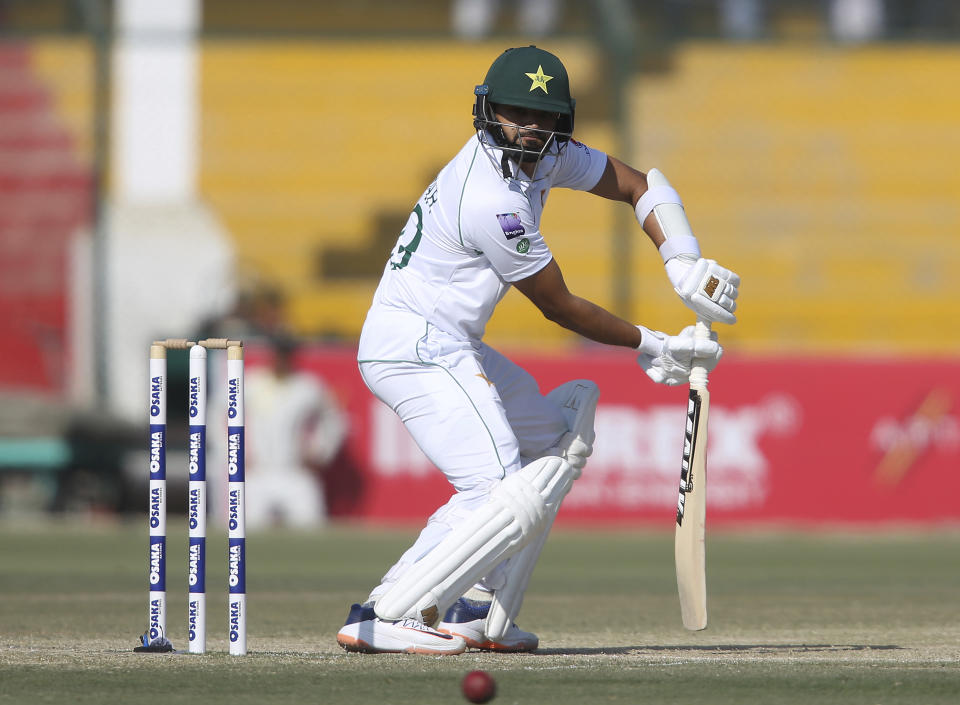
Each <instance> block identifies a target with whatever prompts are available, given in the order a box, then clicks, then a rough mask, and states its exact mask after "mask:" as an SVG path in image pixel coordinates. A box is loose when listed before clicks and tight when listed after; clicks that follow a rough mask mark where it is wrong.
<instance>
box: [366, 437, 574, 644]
mask: <svg viewBox="0 0 960 705" xmlns="http://www.w3.org/2000/svg"><path fill="white" fill-rule="evenodd" d="M579 474H580V471H579V470H576V469H574V468H573V467H571V466H570V465H569V464H568V463H567V462H566V461H565V460H563V459H562V458H558V457H553V456H547V457H545V458H541V459H539V460H535V461H533V462H532V463H530V464H529V465H527V466H526V467H525V468H523V469H521V470H520V471H519V472H516V473H514V474H513V475H510V476H509V477H507V478H506V479H504V480H503V481H502V482H501V483H500V484H499V485H497V487H496V488H495V489H494V490H493V491H492V492H491V493H490V501H489V502H488V503H487V504H485V505H484V506H482V507H480V508H479V509H477V510H476V511H475V512H473V513H472V514H471V515H470V516H469V517H468V518H467V519H466V521H464V522H463V523H462V524H460V525H459V526H458V527H456V528H455V529H454V530H453V531H451V532H450V533H449V534H448V535H447V536H446V537H445V538H444V539H443V541H441V542H440V543H439V544H438V545H437V546H436V547H435V548H434V549H433V550H431V551H430V552H429V553H428V554H427V555H426V556H424V557H423V558H421V559H420V560H419V561H417V562H416V563H414V564H413V565H412V566H411V567H410V568H409V569H408V570H407V571H406V572H405V573H404V574H403V575H402V576H400V579H399V580H397V582H396V583H394V584H393V585H391V586H390V588H389V589H388V590H387V591H386V592H385V593H384V594H383V595H382V596H381V597H380V598H379V599H378V600H377V602H376V604H375V605H374V610H375V611H376V613H377V616H378V617H380V619H384V620H398V619H403V618H405V617H410V618H413V619H416V620H417V621H420V622H423V623H424V624H428V625H431V626H434V625H436V624H438V623H439V622H440V619H441V617H442V616H443V615H444V613H445V612H446V610H447V608H449V607H450V606H451V605H452V604H453V603H454V602H455V601H456V600H457V599H458V598H459V597H460V596H461V595H462V594H463V593H464V592H466V591H467V590H468V589H469V588H470V587H471V586H472V585H473V584H474V583H476V582H477V581H478V580H479V579H480V578H481V577H483V576H484V575H486V574H487V573H488V572H489V571H490V570H491V569H492V568H493V567H494V566H495V565H497V564H498V563H500V562H501V561H503V560H505V559H506V558H508V557H510V556H512V555H513V554H515V553H516V552H517V551H519V550H521V549H522V548H523V547H524V546H526V545H527V543H529V542H530V540H532V539H533V538H534V537H536V536H538V535H539V534H540V533H541V532H542V530H543V528H544V526H545V524H546V522H547V519H548V517H551V516H553V515H554V514H555V513H556V508H557V507H559V506H560V502H562V501H563V498H564V497H565V496H566V494H567V492H568V491H569V490H570V486H571V485H572V484H573V481H574V479H576V476H578V475H579Z"/></svg>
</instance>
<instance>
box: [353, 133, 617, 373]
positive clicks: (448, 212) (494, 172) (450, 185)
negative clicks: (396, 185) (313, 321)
mask: <svg viewBox="0 0 960 705" xmlns="http://www.w3.org/2000/svg"><path fill="white" fill-rule="evenodd" d="M501 157H502V151H501V150H500V149H496V148H493V147H490V146H489V145H485V144H482V143H481V142H480V141H479V140H478V139H477V138H476V137H472V138H471V139H469V140H468V141H467V143H466V144H465V145H464V146H463V149H461V150H460V152H459V153H458V154H457V155H456V156H455V157H454V158H453V159H452V160H451V161H450V162H449V163H448V164H447V165H446V166H445V167H444V168H443V169H442V170H441V171H440V174H439V175H438V176H437V179H436V180H435V181H434V182H433V183H432V184H430V185H429V186H428V187H427V190H426V191H424V193H423V195H422V196H421V197H420V199H419V200H418V201H417V204H416V206H415V207H414V209H413V212H412V213H411V214H410V217H409V219H408V220H407V223H406V225H405V226H404V228H403V230H402V231H401V232H400V236H399V237H398V239H397V244H396V246H395V247H394V249H393V251H392V252H391V254H390V259H389V260H388V262H387V264H386V267H385V268H384V271H383V277H382V278H381V280H380V285H379V286H378V287H377V291H376V293H375V294H374V297H373V304H372V305H371V307H370V310H369V312H368V313H367V320H366V322H365V323H364V328H363V332H362V334H361V337H360V350H359V353H360V354H359V359H361V360H375V359H379V360H388V359H394V360H396V359H411V358H410V357H409V354H410V351H409V349H408V347H407V345H408V342H407V341H409V339H410V338H409V336H411V335H412V336H414V337H413V339H414V340H416V338H419V337H420V336H422V335H423V334H424V332H425V329H426V324H430V325H432V326H435V327H436V328H438V329H440V330H442V331H444V332H446V333H447V334H449V335H450V336H451V337H453V338H455V339H457V340H461V341H465V342H470V343H474V342H479V341H480V340H481V338H482V337H483V333H484V329H485V328H486V325H487V321H488V320H489V319H490V316H491V315H492V314H493V310H494V308H495V307H496V305H497V303H499V301H500V300H501V299H502V298H503V296H504V295H505V294H506V292H507V290H508V289H509V288H510V284H511V282H515V281H518V280H520V279H524V278H525V277H528V276H530V275H532V274H535V273H536V272H538V271H540V270H541V269H543V267H545V266H546V265H547V264H548V263H549V262H550V260H551V259H552V257H553V255H552V254H551V252H550V248H549V247H548V246H547V243H546V241H545V240H544V238H543V235H542V234H541V232H540V216H541V214H542V213H543V207H544V204H545V203H546V202H547V196H548V195H549V193H550V189H551V188H553V187H554V186H559V187H563V188H572V189H578V190H581V191H586V190H589V189H591V188H593V187H594V186H596V184H597V182H598V181H599V180H600V177H601V175H602V174H603V171H604V168H605V167H606V163H607V156H606V154H604V153H602V152H598V151H596V150H593V149H590V148H588V147H587V146H586V145H583V144H581V143H579V142H575V141H573V140H571V141H570V142H569V143H568V144H567V146H566V147H565V148H564V149H563V151H562V152H561V154H560V156H559V157H557V156H555V155H549V156H547V157H545V158H544V159H543V161H542V162H541V164H540V166H539V168H538V170H537V176H540V175H541V174H543V175H544V176H542V177H541V178H539V179H537V180H536V181H520V180H517V179H513V178H504V176H503V171H502V167H501ZM511 167H512V168H515V164H512V163H511Z"/></svg>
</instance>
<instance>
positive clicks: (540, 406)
mask: <svg viewBox="0 0 960 705" xmlns="http://www.w3.org/2000/svg"><path fill="white" fill-rule="evenodd" d="M474 101H475V102H474V123H473V125H474V128H475V130H476V134H475V135H474V136H471V137H470V139H468V140H467V142H466V144H465V145H464V146H463V147H462V148H461V150H460V151H459V153H458V154H457V155H456V156H455V157H454V158H453V160H452V161H450V163H448V164H447V166H445V167H444V168H443V169H442V170H441V171H440V174H439V175H438V177H437V179H436V180H435V181H434V182H433V183H431V184H430V185H429V186H428V187H427V189H426V191H425V192H424V193H423V195H422V196H421V197H420V199H419V200H418V201H417V203H416V205H415V207H414V209H413V213H411V215H410V217H409V219H408V221H407V223H406V225H405V226H404V228H403V230H402V231H401V233H400V236H399V238H398V241H397V244H396V246H395V248H394V249H393V251H392V252H391V253H390V256H389V259H388V261H387V263H386V266H385V268H384V272H383V277H382V279H381V280H380V284H379V286H378V288H377V291H376V293H375V294H374V298H373V303H372V305H371V307H370V309H369V311H368V313H367V317H366V320H365V322H364V326H363V330H362V332H361V336H360V344H359V349H358V362H359V367H360V373H361V376H362V377H363V380H364V382H365V383H366V384H367V386H368V387H369V388H370V390H371V392H373V394H374V395H375V396H376V397H377V398H379V399H380V400H381V401H382V402H384V403H385V404H387V405H388V406H390V408H392V409H393V410H394V411H395V412H396V413H397V414H398V416H399V417H400V419H401V421H402V422H403V423H404V425H405V426H406V428H407V430H408V431H409V432H410V434H411V435H412V436H413V438H414V439H415V441H416V442H417V444H418V445H419V447H420V448H421V449H422V450H423V451H424V453H425V454H426V456H427V457H428V458H430V460H431V461H432V462H433V463H434V464H435V465H436V466H437V467H438V468H439V469H440V470H441V471H442V472H443V473H444V475H445V476H446V477H447V479H448V480H449V482H450V484H451V485H452V487H453V489H454V490H455V491H454V493H453V495H452V496H451V498H450V500H449V501H448V502H447V503H446V504H445V505H444V506H442V507H440V508H439V509H438V510H437V511H436V512H435V513H434V514H433V515H432V516H431V517H430V518H429V519H428V521H427V525H426V527H425V528H424V529H423V531H422V532H421V533H420V535H419V537H418V538H417V540H416V542H415V543H414V544H413V546H411V547H410V549H408V550H407V551H406V552H405V553H404V554H403V555H402V556H401V557H400V559H399V560H398V562H397V563H396V564H395V565H394V566H393V567H392V568H390V569H389V570H388V571H387V573H386V574H385V575H384V577H383V578H382V580H381V582H380V584H379V585H377V586H376V587H374V588H373V590H372V591H371V592H370V594H369V597H367V598H366V600H365V601H364V602H363V603H357V604H354V605H353V606H352V607H351V609H350V613H349V615H348V617H347V620H346V623H345V625H344V626H343V627H342V628H341V629H340V631H339V632H338V634H337V641H338V642H339V644H340V645H341V646H342V647H343V648H345V649H347V650H349V651H359V652H366V653H380V652H412V653H427V654H455V653H461V652H462V651H464V650H465V649H466V648H467V647H471V648H477V649H482V650H487V651H512V652H524V651H532V650H533V649H535V648H536V647H537V645H538V643H539V639H538V638H537V636H536V635H535V634H532V633H530V632H525V631H523V630H521V629H520V628H519V627H517V626H516V624H515V623H514V622H513V618H514V617H515V616H516V613H517V612H518V611H519V607H520V603H521V602H522V598H523V593H524V591H525V589H526V586H527V581H528V580H529V577H530V574H531V573H532V571H533V568H534V565H535V564H536V561H537V559H538V557H539V554H540V549H541V548H542V546H543V542H544V540H545V539H546V537H547V534H548V532H549V530H550V526H551V525H552V522H553V517H554V516H555V514H556V511H557V510H558V509H559V506H560V503H561V501H562V500H563V498H564V496H565V495H566V493H567V491H568V490H569V488H570V486H571V484H572V482H573V480H575V479H576V478H577V477H579V475H580V471H581V469H582V468H583V467H584V465H585V464H586V459H587V457H588V456H589V455H590V453H591V452H592V443H593V439H594V431H593V417H594V411H595V407H596V402H597V397H598V394H599V391H598V389H597V386H596V384H595V383H593V382H591V381H589V380H576V381H574V382H568V383H566V384H564V385H561V386H560V387H558V388H557V389H555V390H553V391H551V392H550V393H549V394H547V395H546V396H544V395H542V394H541V393H540V391H539V388H538V386H537V382H536V380H535V379H534V377H533V376H532V375H531V374H530V373H528V372H527V371H526V370H524V369H522V368H521V367H519V366H518V365H516V364H515V363H513V362H511V361H510V360H508V359H507V358H506V357H504V356H503V355H502V354H500V353H499V352H497V351H496V350H494V349H492V348H490V347H489V346H487V345H486V344H484V343H483V342H482V338H483V333H484V329H485V326H486V323H487V320H488V319H489V318H490V316H491V315H492V313H493V310H494V308H495V307H496V305H497V303H498V302H499V301H500V300H501V298H502V297H503V296H504V295H505V294H506V292H507V290H508V289H509V288H510V287H511V286H516V287H517V289H519V290H520V292H521V293H522V294H524V295H525V296H526V297H527V298H528V299H530V301H531V302H532V303H533V304H534V305H535V306H536V307H537V308H538V309H539V310H540V311H541V312H542V313H543V315H544V316H545V317H546V318H547V319H549V320H551V321H553V322H555V323H557V324H559V325H561V326H563V327H565V328H568V329H569V330H572V331H574V332H576V333H578V334H580V335H582V336H584V337H586V338H588V339H590V340H594V341H596V342H599V343H605V344H608V345H615V346H622V347H624V348H627V349H630V350H633V351H635V353H639V357H638V362H639V363H640V365H641V366H642V367H643V369H644V370H645V372H646V373H647V375H648V376H649V377H650V378H651V379H652V380H653V381H655V382H658V383H663V384H670V385H678V384H686V383H688V382H689V377H690V371H691V367H692V366H694V365H699V366H704V367H706V368H708V369H712V368H713V366H714V365H716V363H717V361H718V360H719V358H720V355H721V349H720V346H719V344H718V343H717V342H716V334H713V335H712V336H707V337H695V336H694V334H693V326H690V327H688V328H687V329H685V330H684V331H682V332H681V333H680V334H678V335H668V334H666V333H661V332H658V331H653V330H650V329H648V328H646V327H644V326H637V325H634V324H633V323H630V322H628V321H626V320H623V319H621V318H619V317H617V316H615V315H614V314H612V313H610V312H608V311H607V310H605V309H603V308H602V307H600V306H598V305H596V304H593V303H591V302H589V301H587V300H585V299H582V298H580V297H578V296H575V295H574V294H572V293H571V292H570V291H569V290H568V289H567V287H566V285H565V283H564V279H563V275H562V273H561V271H560V266H559V264H558V263H557V261H556V260H555V259H554V258H553V255H552V253H551V251H550V249H549V247H548V246H547V243H546V241H545V239H544V235H543V234H542V233H541V232H540V217H541V213H542V211H543V208H544V205H545V203H546V201H547V197H548V195H549V192H550V189H551V188H552V187H554V186H558V187H564V188H571V189H577V190H581V191H588V192H590V193H592V194H595V195H597V196H601V197H603V198H608V199H612V200H615V201H623V202H625V203H628V204H629V205H630V207H631V208H633V209H634V211H635V213H636V217H637V219H638V221H639V223H640V224H641V226H642V227H643V228H644V230H645V231H646V233H647V234H648V236H649V238H650V240H651V241H652V242H653V244H654V245H655V246H657V247H658V248H659V250H660V255H661V257H662V258H663V260H664V262H665V268H666V274H667V279H668V280H669V281H670V283H671V285H672V286H673V287H674V288H675V290H676V292H677V293H678V294H679V296H680V297H681V299H682V301H683V302H684V303H685V304H687V305H688V306H689V307H690V308H691V309H693V311H695V312H696V313H697V315H698V317H700V318H702V319H705V320H708V321H722V322H725V323H733V322H734V321H735V320H736V318H735V316H734V313H733V312H734V310H735V308H736V302H735V299H736V298H737V295H738V287H739V283H740V282H739V277H737V275H735V274H734V273H732V272H731V271H729V270H727V269H724V268H723V267H721V266H719V265H718V264H717V263H716V262H715V261H713V260H707V259H704V258H702V257H701V256H700V248H699V244H698V242H697V239H696V238H695V237H694V236H693V233H692V231H691V230H690V227H689V223H688V221H687V218H686V215H685V214H684V210H683V206H682V203H681V201H680V197H679V195H678V194H677V193H676V191H675V190H674V189H673V188H672V187H671V186H670V184H669V183H668V182H667V180H666V178H665V177H664V176H663V175H662V174H661V173H660V172H658V171H657V170H651V172H650V173H649V175H647V174H643V173H642V172H639V171H637V170H635V169H633V168H631V167H629V166H627V165H626V164H624V163H623V162H621V161H619V160H617V159H615V158H613V157H608V156H607V155H606V154H604V153H603V152H599V151H597V150H594V149H591V148H589V147H587V146H586V145H584V144H581V143H579V142H577V141H575V140H574V139H572V133H573V126H574V107H575V103H574V100H573V98H571V96H570V86H569V81H568V78H567V72H566V69H565V68H564V66H563V64H562V63H561V61H560V59H559V58H557V57H556V56H554V55H553V54H551V53H549V52H547V51H544V50H543V49H539V48H537V47H535V46H528V47H522V48H515V49H508V50H507V51H506V52H504V53H503V54H501V55H500V56H499V57H498V58H497V59H496V60H495V61H494V62H493V64H492V66H491V67H490V69H489V71H488V72H487V75H486V78H485V80H484V82H483V84H482V85H480V86H477V87H476V89H475V94H474ZM597 235H598V234H597V233H584V236H587V237H596V236H597Z"/></svg>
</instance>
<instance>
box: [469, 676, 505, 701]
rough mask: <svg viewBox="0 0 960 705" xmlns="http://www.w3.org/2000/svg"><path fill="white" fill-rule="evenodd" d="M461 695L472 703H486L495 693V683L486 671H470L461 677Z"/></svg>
mask: <svg viewBox="0 0 960 705" xmlns="http://www.w3.org/2000/svg"><path fill="white" fill-rule="evenodd" d="M461 687H462V688H463V697H465V698H466V699H467V700H469V701H470V702H472V703H487V702H490V701H491V700H493V696H494V695H496V694H497V683H496V681H495V680H493V676H491V675H490V674H489V673H487V672H486V671H470V673H468V674H467V675H465V676H464V677H463V683H462V684H461Z"/></svg>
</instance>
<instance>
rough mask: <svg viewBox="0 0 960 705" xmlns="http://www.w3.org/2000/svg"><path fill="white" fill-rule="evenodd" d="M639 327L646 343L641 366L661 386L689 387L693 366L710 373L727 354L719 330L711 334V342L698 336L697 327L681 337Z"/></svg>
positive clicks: (639, 361)
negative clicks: (695, 332)
mask: <svg viewBox="0 0 960 705" xmlns="http://www.w3.org/2000/svg"><path fill="white" fill-rule="evenodd" d="M637 328H639V329H640V332H641V333H642V334H643V342H642V343H640V347H638V348H637V350H638V351H639V352H640V355H638V356H637V363H638V364H639V365H640V367H642V368H643V371H644V372H646V373H647V377H649V378H650V379H652V380H653V381H654V382H656V383H657V384H666V385H668V386H671V387H673V386H676V385H678V384H689V383H690V370H691V369H692V368H693V367H703V368H705V369H706V370H707V372H709V371H710V370H712V369H713V368H714V367H716V366H717V363H718V362H719V361H720V357H721V356H722V355H723V348H722V347H720V344H719V343H718V342H717V333H716V331H711V332H710V339H709V340H705V339H700V338H696V337H694V335H693V331H694V326H687V327H686V328H684V329H683V330H682V331H680V333H679V334H678V335H667V334H666V333H661V332H660V331H657V330H650V329H649V328H646V327H645V326H637Z"/></svg>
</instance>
